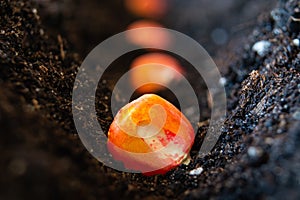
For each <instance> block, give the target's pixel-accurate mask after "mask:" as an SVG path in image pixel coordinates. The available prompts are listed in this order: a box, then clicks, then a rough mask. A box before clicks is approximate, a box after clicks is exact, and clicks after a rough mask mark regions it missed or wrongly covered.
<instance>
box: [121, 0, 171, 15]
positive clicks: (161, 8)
mask: <svg viewBox="0 0 300 200" xmlns="http://www.w3.org/2000/svg"><path fill="white" fill-rule="evenodd" d="M125 6H126V8H127V9H128V10H129V11H130V12H131V13H133V14H135V15H138V16H141V17H149V18H156V19H157V18H160V17H162V16H163V15H164V14H165V13H166V11H167V6H168V4H167V0H125Z"/></svg>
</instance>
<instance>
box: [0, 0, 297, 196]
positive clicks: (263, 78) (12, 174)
mask: <svg viewBox="0 0 300 200" xmlns="http://www.w3.org/2000/svg"><path fill="white" fill-rule="evenodd" d="M66 2H68V1H66ZM79 2H81V3H82V1H78V2H77V3H79ZM91 2H92V3H90V4H89V3H87V4H84V3H82V4H80V3H79V4H74V7H68V9H70V10H71V11H74V10H73V9H75V10H76V9H78V7H80V5H83V4H84V5H85V6H87V10H85V12H83V13H85V14H84V15H88V16H89V12H88V10H89V9H92V8H93V5H95V2H94V1H91ZM178 2H179V1H178ZM204 2H205V1H204ZM232 2H235V1H232ZM258 2H260V1H256V3H258ZM57 3H58V2H57V1H54V2H52V1H42V4H36V3H34V2H27V1H24V2H23V1H21V0H16V1H9V0H4V1H1V2H0V91H1V92H0V127H1V134H0V157H1V161H0V163H1V164H0V186H1V187H0V199H71V198H73V199H169V198H171V199H286V198H288V199H300V192H299V191H300V190H299V189H300V154H299V151H300V123H299V121H300V53H299V50H300V47H299V44H298V45H297V44H296V43H295V42H293V40H294V39H297V38H298V39H300V34H299V27H300V23H299V21H297V20H295V19H298V18H299V13H300V2H299V1H296V0H294V1H283V0H282V1H279V2H278V4H277V7H276V6H275V5H272V6H271V7H269V9H273V10H272V12H271V10H269V11H267V12H264V13H262V15H260V17H257V14H258V13H260V12H262V10H263V8H267V7H266V4H267V3H261V4H258V5H257V7H256V8H257V9H262V10H257V11H256V12H257V13H256V14H255V13H253V14H254V16H255V18H257V21H256V22H255V23H253V25H252V26H254V27H252V26H250V27H252V28H253V29H254V30H253V32H252V33H251V35H250V36H249V37H248V38H247V40H246V41H245V42H244V43H243V45H241V43H240V41H241V40H242V39H244V38H245V35H247V34H248V32H249V27H248V28H246V29H243V30H242V31H241V32H240V33H239V35H242V36H239V37H237V35H236V34H235V33H232V34H231V33H230V35H229V37H230V38H233V39H232V42H231V43H226V44H224V46H222V47H220V46H213V47H210V48H208V49H210V51H214V50H216V49H218V48H220V50H219V51H217V53H214V55H215V59H216V60H217V63H219V64H220V63H221V65H222V67H221V71H222V72H224V77H225V78H226V80H227V82H226V90H227V95H228V98H227V101H228V107H227V109H228V111H227V117H226V121H225V124H224V126H223V127H222V135H221V137H220V138H219V140H218V143H217V144H216V146H215V148H214V149H213V150H212V151H211V153H210V154H208V155H207V156H205V157H204V158H200V157H197V154H196V152H197V150H198V149H199V148H200V144H201V141H202V136H203V135H205V133H206V131H207V124H206V123H205V122H204V123H201V125H200V126H199V129H198V134H197V138H196V142H195V144H194V146H193V149H192V152H191V155H192V161H191V163H190V164H189V165H188V166H186V165H181V166H179V167H178V168H176V169H174V170H172V171H170V172H168V173H167V174H165V175H158V176H152V177H146V176H143V175H141V174H130V173H122V172H118V171H115V170H113V169H110V168H108V167H105V166H103V165H102V164H101V163H99V162H98V161H97V160H96V159H95V158H94V157H92V156H91V155H90V154H89V153H88V151H87V150H86V149H85V147H84V146H83V145H82V143H81V141H80V139H79V137H78V135H77V133H76V129H75V127H74V123H73V119H72V112H71V108H72V102H71V97H72V96H71V95H72V89H73V83H74V80H75V76H76V72H77V70H78V68H79V66H80V64H81V60H80V59H81V58H83V57H84V54H86V53H88V51H89V50H90V49H91V48H92V45H95V44H97V42H100V41H96V39H95V38H96V34H95V35H94V37H91V38H92V39H90V40H88V44H84V41H85V40H84V39H82V36H78V35H76V33H81V34H83V35H84V34H87V35H88V33H89V32H92V30H88V31H86V32H84V31H78V30H79V29H80V28H82V29H84V23H83V21H84V20H82V21H79V22H78V20H76V19H77V18H76V17H73V18H72V17H69V18H67V19H70V20H69V21H65V20H64V19H65V17H67V16H70V13H71V14H73V15H74V12H67V13H66V12H65V10H56V11H55V12H54V13H53V12H50V9H49V8H50V7H47V6H49V5H57ZM235 3H236V2H235ZM97 5H98V6H99V7H101V6H102V7H101V8H103V9H104V8H105V9H104V10H105V11H103V16H105V17H106V18H108V19H114V20H112V21H113V22H112V23H109V24H110V26H109V27H106V26H105V25H104V24H105V20H103V23H104V24H103V27H102V28H100V29H97V31H96V32H97V33H99V32H101V37H100V38H99V39H98V40H103V39H104V38H105V37H109V36H110V35H111V34H113V33H116V32H118V31H121V30H123V28H125V26H126V23H127V22H130V21H132V20H133V19H134V18H135V17H134V16H131V15H129V14H128V13H125V11H123V9H122V6H120V1H115V2H114V3H111V4H108V3H107V4H105V3H100V4H97ZM234 5H235V6H233V7H232V8H234V10H235V12H231V13H230V14H231V15H232V17H229V18H228V22H224V26H226V25H228V26H230V23H233V22H232V21H234V20H237V18H238V17H245V16H247V15H249V13H248V12H247V8H250V7H249V5H251V3H249V4H247V3H245V4H244V5H242V4H234ZM247 6H248V7H247ZM219 7H222V6H219ZM275 7H276V8H275ZM47 8H48V9H47ZM112 8H115V9H116V10H119V11H120V12H121V14H120V15H119V17H120V19H123V21H122V20H119V17H117V19H115V18H116V17H115V16H114V15H110V14H109V12H108V11H107V10H109V9H112ZM242 8H243V9H242ZM106 9H107V10H106ZM220 9H221V8H220ZM238 10H242V12H241V13H239V12H238ZM40 11H42V12H41V13H40ZM177 11H178V8H177V10H176V9H174V11H173V14H174V15H176V13H177ZM217 11H218V10H217ZM217 11H216V13H218V12H217ZM90 13H93V12H90ZM196 14H197V13H196ZM196 14H194V15H196ZM230 14H228V15H230ZM78 15H80V13H78ZM75 16H76V15H75ZM196 16H197V15H196ZM291 16H292V17H291ZM41 18H42V20H41ZM74 18H75V19H74ZM79 18H80V17H79ZM81 18H82V17H81ZM95 18H97V17H95ZM170 18H171V17H170V16H168V17H166V19H165V23H169V24H170V27H172V20H171V19H170ZM219 18H220V16H219V17H216V19H215V20H213V19H214V17H212V21H211V24H210V23H207V25H206V27H213V26H214V25H216V23H217V22H218V19H219ZM72 19H74V20H72ZM118 21H122V22H118ZM198 22H199V21H198ZM198 22H197V23H198ZM118 23H121V24H118ZM66 24H68V26H66ZM173 26H174V27H177V25H176V24H175V23H174V24H173ZM216 26H217V25H216ZM66 27H69V28H66ZM70 27H72V28H73V29H70ZM106 28H107V30H105V29H106ZM177 28H178V27H177ZM76 29H77V30H76ZM178 29H182V30H183V31H185V32H187V33H191V34H193V33H196V32H197V25H194V26H190V25H189V24H186V26H182V27H179V28H178ZM211 29H212V28H211ZM80 30H81V29H80ZM70 32H73V35H70V34H69V33H70ZM200 32H201V31H200ZM197 33H199V32H197ZM81 34H79V35H81ZM201 34H202V33H200V35H201ZM203 34H204V35H205V34H206V33H203ZM61 35H62V36H61ZM64 38H66V39H64ZM80 38H81V39H80ZM93 38H94V40H93ZM67 40H69V41H71V43H68V42H67ZM261 40H266V41H269V42H270V47H269V48H268V49H267V50H266V52H265V53H264V54H263V55H258V54H257V53H256V52H254V51H253V50H252V46H253V45H254V44H255V43H256V42H258V41H261ZM205 42H206V44H207V45H208V44H210V42H209V41H208V40H204V43H205ZM226 45H227V46H228V48H229V47H230V48H231V49H230V50H228V49H226V48H225V46H226ZM74 49H75V50H77V51H78V52H80V56H79V55H78V54H76V53H73V52H72V51H74ZM235 52H238V53H235ZM111 79H113V78H111ZM113 81H114V80H105V81H102V82H101V84H99V86H100V88H99V91H98V92H99V96H100V100H98V101H99V102H98V103H99V107H98V108H97V109H98V113H99V118H101V119H104V120H102V123H101V124H102V126H104V128H106V129H107V128H108V126H109V124H110V122H111V120H112V118H111V116H110V113H109V112H103V110H101V109H103V108H107V106H108V105H107V102H106V101H102V98H101V97H103V96H107V95H110V93H111V87H112V84H113ZM195 84H197V82H196V83H195ZM202 84H203V83H199V85H200V86H199V87H200V88H202ZM203 98H206V97H203ZM104 110H105V109H104ZM204 110H205V109H204ZM207 113H208V112H207ZM204 118H205V115H204ZM200 166H201V167H202V168H203V172H202V173H201V174H200V175H197V176H191V175H189V172H190V171H191V170H192V169H195V168H197V167H200Z"/></svg>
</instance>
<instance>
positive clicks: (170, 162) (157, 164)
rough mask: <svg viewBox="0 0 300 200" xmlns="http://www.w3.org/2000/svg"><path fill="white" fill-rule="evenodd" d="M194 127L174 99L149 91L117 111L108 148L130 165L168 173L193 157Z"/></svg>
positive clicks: (116, 158) (142, 170) (119, 159)
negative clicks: (164, 97) (190, 153)
mask: <svg viewBox="0 0 300 200" xmlns="http://www.w3.org/2000/svg"><path fill="white" fill-rule="evenodd" d="M193 142H194V130H193V127H192V125H191V124H190V122H189V121H188V119H187V118H186V117H185V116H184V115H183V114H182V113H181V112H180V111H179V110H178V109H177V108H176V107H175V106H174V105H172V104H171V103H169V102H168V101H166V100H165V99H163V98H161V97H159V96H157V95H155V94H146V95H143V96H141V97H139V98H138V99H136V100H134V101H132V102H130V103H128V104H127V105H125V106H124V107H123V108H121V109H120V111H119V112H118V113H117V114H116V116H115V119H114V121H113V122H112V124H111V126H110V128H109V132H108V143H107V145H108V149H109V151H110V153H111V154H112V156H113V158H114V159H115V160H118V161H122V162H123V163H124V166H125V167H126V168H127V169H131V170H138V171H140V172H142V173H143V174H146V175H154V174H164V173H166V172H167V171H169V170H170V169H172V168H174V167H176V166H178V165H179V164H181V163H182V161H183V160H185V159H186V158H187V157H189V151H190V149H191V146H192V144H193Z"/></svg>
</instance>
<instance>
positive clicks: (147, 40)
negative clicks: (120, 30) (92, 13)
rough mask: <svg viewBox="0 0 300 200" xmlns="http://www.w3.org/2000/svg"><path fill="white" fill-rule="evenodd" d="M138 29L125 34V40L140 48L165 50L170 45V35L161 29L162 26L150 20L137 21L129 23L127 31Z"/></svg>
mask: <svg viewBox="0 0 300 200" xmlns="http://www.w3.org/2000/svg"><path fill="white" fill-rule="evenodd" d="M137 28H140V30H139V31H138V32H127V33H126V36H127V39H128V40H129V41H130V42H131V43H133V44H135V45H140V46H143V47H144V46H146V47H148V46H155V47H156V48H157V47H160V48H162V49H163V48H165V47H167V46H168V45H169V44H170V40H171V38H170V35H169V33H168V31H167V30H165V29H162V28H163V25H161V24H159V23H157V22H154V21H151V20H138V21H135V22H133V23H131V24H130V25H129V26H128V27H127V30H131V29H137ZM141 28H157V29H141Z"/></svg>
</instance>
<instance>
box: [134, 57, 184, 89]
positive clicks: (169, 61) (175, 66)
mask: <svg viewBox="0 0 300 200" xmlns="http://www.w3.org/2000/svg"><path fill="white" fill-rule="evenodd" d="M131 68H132V69H133V68H135V70H132V71H131V73H130V81H131V84H132V86H133V88H137V91H138V92H140V93H151V92H152V93H153V92H156V91H158V90H161V89H162V86H165V87H167V86H168V85H169V84H170V83H171V82H173V81H178V80H180V78H181V74H182V73H183V69H182V67H181V65H180V63H179V62H178V61H177V60H176V59H175V58H173V57H172V56H170V55H168V54H164V53H148V54H145V55H142V56H139V57H137V58H136V59H135V60H134V61H133V62H132V64H131ZM147 82H148V83H149V82H152V83H153V84H146V83H147ZM154 83H155V84H154ZM142 85H143V86H142Z"/></svg>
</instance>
